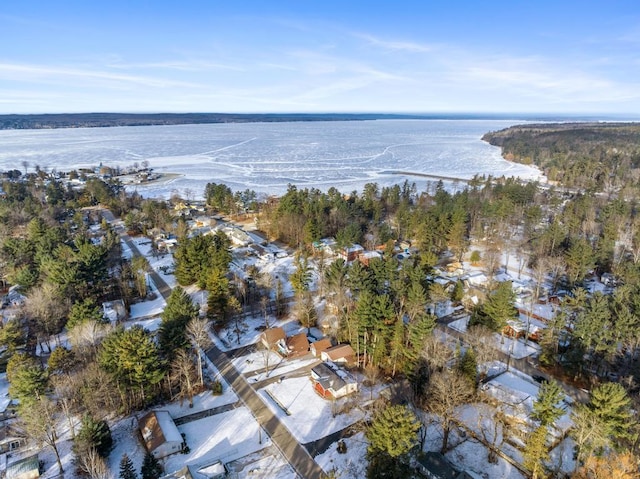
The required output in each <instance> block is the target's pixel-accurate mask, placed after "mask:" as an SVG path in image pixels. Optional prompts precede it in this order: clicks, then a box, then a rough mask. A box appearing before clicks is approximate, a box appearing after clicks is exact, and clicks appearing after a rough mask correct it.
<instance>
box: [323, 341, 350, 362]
mask: <svg viewBox="0 0 640 479" xmlns="http://www.w3.org/2000/svg"><path fill="white" fill-rule="evenodd" d="M320 358H321V359H322V360H323V361H332V362H334V363H341V364H354V363H355V362H356V353H355V351H354V350H353V348H352V347H351V345H350V344H338V345H336V346H332V347H330V348H327V349H325V350H324V351H323V352H322V353H320Z"/></svg>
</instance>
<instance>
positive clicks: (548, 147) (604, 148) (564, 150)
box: [482, 123, 640, 191]
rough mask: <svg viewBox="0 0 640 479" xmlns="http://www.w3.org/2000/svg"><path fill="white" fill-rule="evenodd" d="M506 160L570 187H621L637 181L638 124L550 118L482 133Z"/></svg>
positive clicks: (639, 165) (639, 158) (639, 163)
mask: <svg viewBox="0 0 640 479" xmlns="http://www.w3.org/2000/svg"><path fill="white" fill-rule="evenodd" d="M482 139H483V140H484V141H487V142H488V143H490V144H491V145H494V146H499V147H501V148H502V155H503V156H504V158H505V159H507V160H510V161H515V162H518V163H524V164H535V165H536V166H538V167H540V168H541V169H542V170H543V171H544V173H545V175H546V176H547V178H548V179H549V180H550V181H552V182H558V183H562V184H563V185H564V186H566V187H569V188H581V189H588V190H600V191H602V190H605V191H612V190H620V189H621V188H622V187H623V186H637V185H638V178H639V176H640V175H639V173H640V124H639V123H549V124H531V125H516V126H512V127H510V128H506V129H504V130H500V131H495V132H490V133H487V134H485V135H484V136H483V137H482Z"/></svg>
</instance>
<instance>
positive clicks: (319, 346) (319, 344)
mask: <svg viewBox="0 0 640 479" xmlns="http://www.w3.org/2000/svg"><path fill="white" fill-rule="evenodd" d="M331 346H333V345H332V344H331V340H330V339H329V338H322V339H319V340H318V341H316V342H315V343H311V346H310V347H309V349H310V351H311V354H313V355H314V356H315V357H319V356H320V355H321V354H322V353H323V352H324V351H326V350H327V349H329V348H330V347H331Z"/></svg>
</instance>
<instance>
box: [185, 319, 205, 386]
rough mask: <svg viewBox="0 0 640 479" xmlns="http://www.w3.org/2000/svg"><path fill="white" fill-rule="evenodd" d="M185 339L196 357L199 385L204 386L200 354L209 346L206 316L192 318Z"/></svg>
mask: <svg viewBox="0 0 640 479" xmlns="http://www.w3.org/2000/svg"><path fill="white" fill-rule="evenodd" d="M187 339H189V342H190V343H191V345H192V346H193V349H194V350H195V352H196V357H197V359H198V377H199V380H200V386H204V375H203V373H202V354H203V353H204V350H205V349H207V348H209V347H210V346H211V338H210V337H209V322H208V321H207V319H206V318H193V319H192V320H191V321H189V324H187Z"/></svg>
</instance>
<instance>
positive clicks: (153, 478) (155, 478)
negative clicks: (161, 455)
mask: <svg viewBox="0 0 640 479" xmlns="http://www.w3.org/2000/svg"><path fill="white" fill-rule="evenodd" d="M140 474H141V476H142V479H159V477H160V476H161V475H162V466H161V465H160V463H159V462H158V460H157V459H156V457H155V456H154V455H153V454H151V453H150V452H148V453H146V454H145V455H144V459H143V461H142V467H141V468H140Z"/></svg>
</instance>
